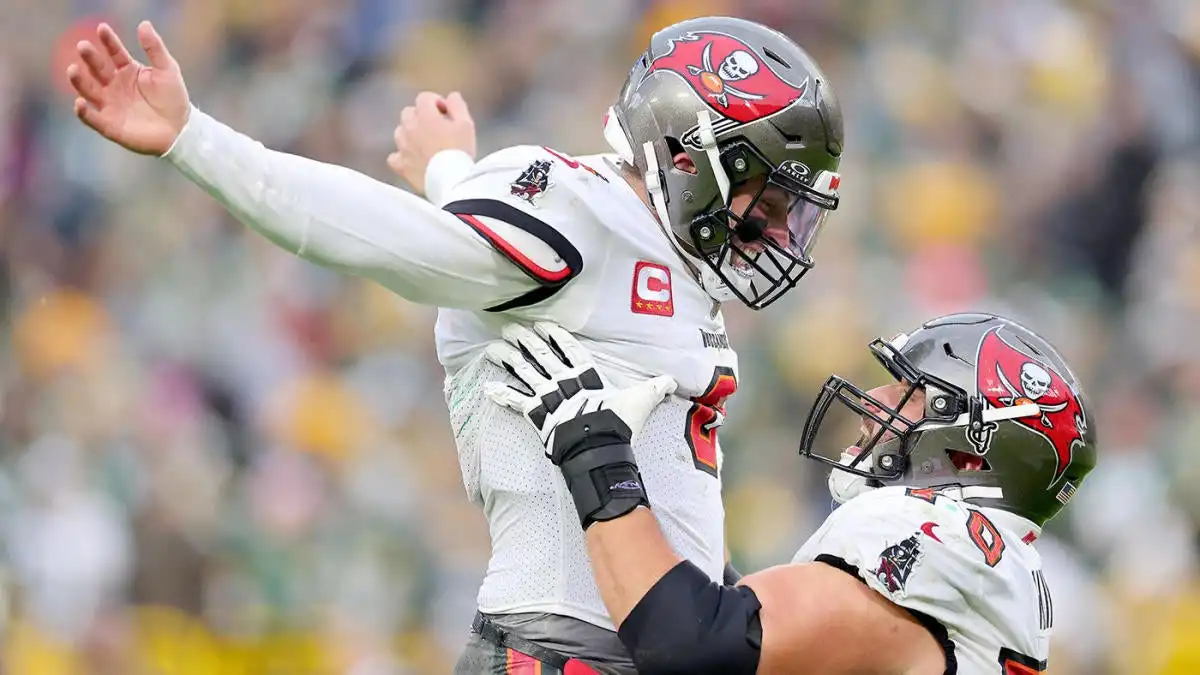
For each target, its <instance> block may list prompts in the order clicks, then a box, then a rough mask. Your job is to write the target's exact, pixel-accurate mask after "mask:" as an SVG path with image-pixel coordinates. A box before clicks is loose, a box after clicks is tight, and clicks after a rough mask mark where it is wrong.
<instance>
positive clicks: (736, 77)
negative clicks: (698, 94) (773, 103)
mask: <svg viewBox="0 0 1200 675" xmlns="http://www.w3.org/2000/svg"><path fill="white" fill-rule="evenodd" d="M703 56H704V58H703V61H704V67H703V68H701V67H699V66H688V67H687V69H688V72H689V73H691V74H692V75H696V76H698V77H699V78H700V83H701V84H702V85H703V86H704V88H705V89H707V90H708V95H709V96H711V97H713V98H714V99H716V100H717V103H720V104H721V105H722V106H728V105H729V95H730V94H732V95H734V96H737V97H738V98H741V99H745V100H747V101H754V100H757V99H760V98H765V97H764V96H762V95H761V94H751V93H750V92H747V91H742V90H741V89H738V88H736V87H733V86H730V83H731V82H738V81H741V80H744V79H746V78H748V77H750V76H752V75H754V74H756V73H757V72H758V69H759V67H760V66H759V63H758V59H756V58H754V55H753V54H751V53H750V52H748V51H746V50H744V49H738V50H736V51H734V52H731V53H730V54H729V56H726V57H725V60H724V61H722V62H721V63H720V65H719V66H717V67H716V68H713V65H712V43H711V42H710V43H708V44H707V45H705V47H704V55H703Z"/></svg>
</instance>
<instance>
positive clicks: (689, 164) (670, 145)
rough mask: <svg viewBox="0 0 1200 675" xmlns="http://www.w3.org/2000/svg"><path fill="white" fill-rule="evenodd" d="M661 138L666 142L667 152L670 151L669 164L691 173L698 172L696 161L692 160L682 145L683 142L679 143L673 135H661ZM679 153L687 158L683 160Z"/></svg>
mask: <svg viewBox="0 0 1200 675" xmlns="http://www.w3.org/2000/svg"><path fill="white" fill-rule="evenodd" d="M663 140H664V141H666V143H667V152H670V153H671V165H672V166H674V167H675V169H677V170H679V171H684V172H686V173H690V174H693V175H694V174H696V173H699V171H698V170H697V169H696V163H695V162H693V161H692V154H691V153H690V152H688V151H687V149H686V148H684V147H683V143H681V142H680V141H679V139H678V138H675V137H674V136H665V137H663ZM679 155H684V157H686V158H687V159H686V161H684V160H683V158H681V157H680V156H679Z"/></svg>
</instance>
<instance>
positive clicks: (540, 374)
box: [484, 323, 675, 528]
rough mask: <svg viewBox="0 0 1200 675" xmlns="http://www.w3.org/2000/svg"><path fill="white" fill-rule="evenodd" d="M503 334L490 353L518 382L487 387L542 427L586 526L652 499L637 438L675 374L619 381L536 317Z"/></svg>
mask: <svg viewBox="0 0 1200 675" xmlns="http://www.w3.org/2000/svg"><path fill="white" fill-rule="evenodd" d="M502 335H503V337H504V342H496V343H493V344H491V345H489V346H488V347H487V348H486V350H485V352H484V353H485V355H486V357H487V358H488V360H490V361H491V362H492V363H495V364H496V365H498V366H500V367H501V368H504V369H505V370H506V371H508V373H509V374H510V375H512V376H513V377H514V378H516V379H517V380H518V383H519V385H520V388H518V387H517V386H510V385H508V384H504V383H502V382H489V383H488V384H487V385H485V387H486V389H485V392H486V393H487V395H488V397H489V398H491V399H492V400H493V401H495V402H496V403H498V404H500V405H502V406H504V407H506V408H509V409H511V410H514V411H516V412H518V413H520V414H521V415H523V416H524V417H525V419H526V420H528V421H529V423H530V424H532V425H533V427H534V428H535V429H537V431H538V434H539V435H540V436H541V439H542V443H543V445H545V447H546V455H547V456H548V457H549V458H550V461H551V462H553V463H554V465H555V466H557V467H559V469H560V470H561V471H562V474H563V477H564V478H565V479H566V482H567V488H568V489H569V490H570V492H571V496H572V498H573V499H574V500H575V507H576V509H577V511H578V512H579V518H580V522H581V523H582V524H583V526H584V528H587V527H588V526H589V525H591V524H592V523H594V522H597V521H604V520H611V519H612V518H616V517H619V516H620V515H622V514H624V513H627V512H628V511H629V510H630V509H633V508H636V507H637V506H641V505H648V502H647V501H646V496H645V491H644V489H643V487H642V481H641V475H640V473H639V472H638V468H637V463H636V462H635V461H634V457H633V449H632V447H631V444H632V443H633V438H634V437H635V436H636V435H637V434H638V432H640V431H641V429H642V427H643V426H645V424H646V420H647V419H648V418H649V417H650V413H651V412H652V411H653V410H654V408H655V407H657V406H658V404H659V403H662V401H663V399H664V398H665V397H666V396H668V395H669V394H671V393H673V392H674V391H675V380H674V379H672V378H670V377H666V376H660V377H655V378H652V379H649V380H646V381H643V382H639V383H638V384H635V385H633V386H632V387H626V388H624V389H618V388H616V387H613V386H612V385H610V384H609V383H608V382H607V381H606V380H605V379H604V377H603V376H601V375H600V373H599V372H598V371H597V370H596V367H595V362H594V361H593V360H592V355H591V354H590V353H589V352H588V351H587V350H586V349H584V347H583V345H581V344H579V341H578V340H576V339H575V338H574V337H573V336H572V335H571V334H570V333H568V332H567V331H565V330H563V329H562V328H561V327H559V326H557V325H555V324H552V323H535V324H534V326H533V330H530V329H528V328H525V327H524V326H520V325H517V324H509V325H508V326H505V327H504V329H503V331H502Z"/></svg>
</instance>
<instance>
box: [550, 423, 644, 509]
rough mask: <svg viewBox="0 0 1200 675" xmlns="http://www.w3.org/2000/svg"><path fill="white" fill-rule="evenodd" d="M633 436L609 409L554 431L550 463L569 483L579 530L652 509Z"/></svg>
mask: <svg viewBox="0 0 1200 675" xmlns="http://www.w3.org/2000/svg"><path fill="white" fill-rule="evenodd" d="M632 436H633V434H632V433H631V432H630V430H629V427H628V425H626V424H625V423H624V422H623V421H621V418H620V417H618V416H617V414H616V413H614V412H613V411H611V410H600V411H597V412H594V413H588V414H586V415H581V416H579V417H576V418H575V419H572V420H568V421H566V422H564V423H562V424H560V425H559V426H558V428H557V429H555V431H554V446H553V448H552V450H551V460H552V461H553V462H554V463H555V464H557V465H558V468H559V470H561V471H562V474H563V478H565V479H566V481H567V490H569V491H570V493H571V498H572V499H573V500H574V501H575V510H576V512H578V514H579V522H580V524H581V525H583V529H585V530H586V529H587V528H588V527H589V526H590V525H591V524H592V523H595V522H602V521H605V520H612V519H614V518H620V517H621V516H623V515H625V514H627V513H629V512H630V511H633V510H634V509H636V508H637V507H639V506H649V505H650V501H649V500H648V499H647V498H646V490H645V488H644V487H643V486H642V476H641V473H640V472H639V471H638V466H637V461H636V460H635V459H634V456H633V448H632V447H631V446H630V440H631V438H632Z"/></svg>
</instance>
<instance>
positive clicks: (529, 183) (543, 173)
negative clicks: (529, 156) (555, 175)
mask: <svg viewBox="0 0 1200 675" xmlns="http://www.w3.org/2000/svg"><path fill="white" fill-rule="evenodd" d="M550 166H551V162H550V160H548V159H539V160H535V161H534V162H533V163H532V164H530V165H529V166H528V167H526V168H525V170H524V171H522V172H521V175H520V176H517V179H516V180H514V181H513V182H512V183H510V184H509V188H510V191H509V192H510V194H512V196H514V197H516V198H518V199H521V200H523V201H525V202H526V203H528V204H530V205H533V200H534V199H535V198H537V197H539V196H541V195H543V194H545V193H546V191H547V190H549V189H550V188H551V187H553V185H554V184H553V183H551V182H550Z"/></svg>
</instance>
